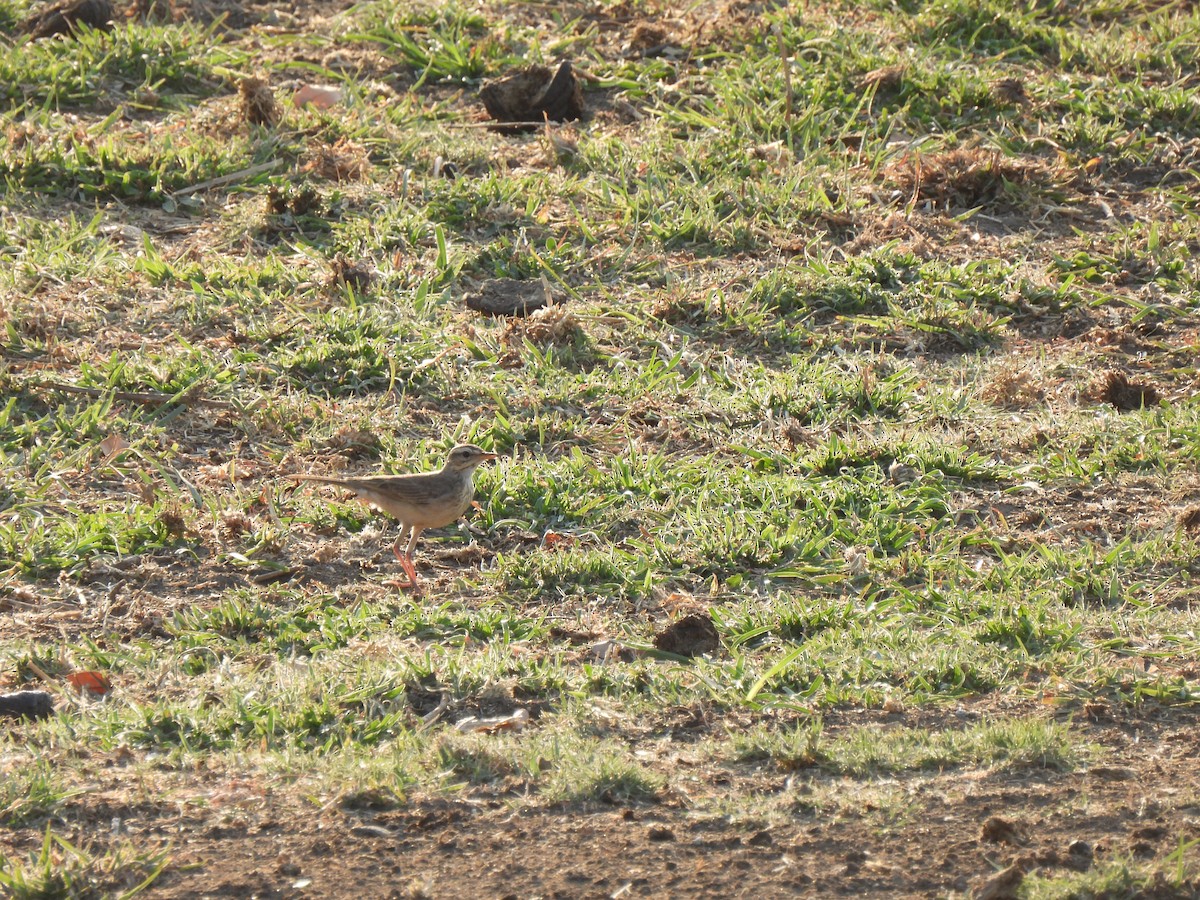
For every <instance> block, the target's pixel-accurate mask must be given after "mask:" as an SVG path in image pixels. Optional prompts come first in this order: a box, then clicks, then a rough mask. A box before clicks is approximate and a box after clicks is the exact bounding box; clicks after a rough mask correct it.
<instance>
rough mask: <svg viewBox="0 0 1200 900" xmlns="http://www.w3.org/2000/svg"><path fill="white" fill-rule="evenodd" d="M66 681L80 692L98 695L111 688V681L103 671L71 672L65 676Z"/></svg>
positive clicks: (105, 692)
mask: <svg viewBox="0 0 1200 900" xmlns="http://www.w3.org/2000/svg"><path fill="white" fill-rule="evenodd" d="M67 683H68V684H70V685H71V687H73V688H75V690H77V691H80V692H81V693H82V692H83V691H87V692H89V693H92V694H97V695H99V696H103V695H105V694H107V693H108V692H109V691H110V690H112V683H111V682H109V680H108V677H107V676H105V675H104V673H103V672H72V673H71V674H70V675H68V676H67Z"/></svg>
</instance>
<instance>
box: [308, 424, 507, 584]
mask: <svg viewBox="0 0 1200 900" xmlns="http://www.w3.org/2000/svg"><path fill="white" fill-rule="evenodd" d="M495 458H496V454H495V453H488V452H486V451H484V450H481V449H480V448H479V447H476V446H475V445H474V444H459V445H458V446H457V447H455V448H454V449H453V450H451V451H450V453H449V455H448V456H447V457H446V464H445V465H444V466H442V469H441V471H440V472H422V473H420V474H416V475H369V476H365V477H362V478H353V477H351V478H339V477H337V476H331V475H293V476H291V477H292V478H294V479H295V480H297V481H317V482H320V483H321V484H335V485H338V486H339V487H344V488H349V489H350V490H352V491H354V492H355V493H356V494H358V496H359V497H360V498H362V499H363V500H365V501H366V502H367V503H369V504H371V505H372V506H374V507H375V508H376V509H379V510H381V511H382V512H385V513H387V514H388V515H390V516H395V517H396V518H397V519H399V520H400V535H399V536H398V537H397V538H396V543H395V545H394V546H393V547H392V552H393V553H395V554H396V559H398V560H400V567H401V568H403V569H404V574H405V575H407V576H408V581H407V582H401V581H397V582H395V584H396V587H399V588H411V587H415V586H416V584H417V570H416V567H415V566H413V548H415V547H416V546H417V538H418V537H420V536H421V532H422V531H424V530H425V529H426V528H441V527H442V526H443V525H449V524H450V523H451V522H453V521H454V520H455V519H457V518H458V517H459V516H461V515H462V514H463V513H465V512H466V511H467V507H469V506H470V505H471V499H472V498H473V497H474V496H475V484H474V476H475V469H476V467H478V466H479V464H480V463H483V462H486V461H487V460H489V459H495ZM406 534H407V535H408V536H409V537H408V549H407V550H405V551H404V552H401V551H400V544H401V542H402V541H403V540H404V536H405V535H406Z"/></svg>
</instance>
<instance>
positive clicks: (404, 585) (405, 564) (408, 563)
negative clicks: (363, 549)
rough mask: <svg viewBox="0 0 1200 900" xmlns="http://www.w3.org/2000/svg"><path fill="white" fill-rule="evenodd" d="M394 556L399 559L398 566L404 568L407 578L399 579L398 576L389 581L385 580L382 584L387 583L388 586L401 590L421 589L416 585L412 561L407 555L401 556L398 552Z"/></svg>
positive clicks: (415, 574)
mask: <svg viewBox="0 0 1200 900" xmlns="http://www.w3.org/2000/svg"><path fill="white" fill-rule="evenodd" d="M396 558H397V559H399V560H400V568H402V569H403V570H404V574H405V575H407V576H408V580H407V581H401V580H399V579H398V578H394V579H392V580H391V581H385V582H384V584H386V585H388V586H389V587H394V588H398V589H399V590H402V591H408V590H412V591H419V590H421V588H420V587H419V586H418V585H417V567H416V566H415V565H413V561H412V560H411V559H409V558H408V557H407V556H401V555H399V554H397V556H396Z"/></svg>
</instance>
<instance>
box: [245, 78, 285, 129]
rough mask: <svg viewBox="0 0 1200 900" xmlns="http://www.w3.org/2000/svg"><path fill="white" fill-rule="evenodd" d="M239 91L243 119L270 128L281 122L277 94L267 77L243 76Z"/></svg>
mask: <svg viewBox="0 0 1200 900" xmlns="http://www.w3.org/2000/svg"><path fill="white" fill-rule="evenodd" d="M238 92H239V93H240V94H241V98H242V107H241V110H242V119H244V120H245V121H246V122H249V123H250V124H251V125H265V126H267V127H268V128H270V127H273V126H275V125H278V124H279V120H280V118H281V114H280V110H279V104H278V103H276V102H275V94H274V93H273V92H272V91H271V85H270V84H268V83H267V80H266V79H265V78H257V77H254V76H250V77H247V78H243V79H242V82H241V84H239V85H238Z"/></svg>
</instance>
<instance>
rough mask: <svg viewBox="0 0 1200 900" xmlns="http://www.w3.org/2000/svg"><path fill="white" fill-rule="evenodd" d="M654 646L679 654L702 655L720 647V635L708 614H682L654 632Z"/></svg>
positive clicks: (713, 651)
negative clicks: (675, 620) (680, 617)
mask: <svg viewBox="0 0 1200 900" xmlns="http://www.w3.org/2000/svg"><path fill="white" fill-rule="evenodd" d="M654 646H655V647H657V648H658V649H659V650H662V651H664V652H666V653H675V654H677V655H679V656H703V655H704V654H706V653H715V652H716V651H717V650H719V649H720V648H721V636H720V635H719V634H717V626H716V625H714V624H713V621H712V618H711V617H710V616H698V615H691V616H684V617H683V618H682V619H680V620H679V621H678V622H676V623H674V624H673V625H669V626H667V627H666V628H664V629H663V630H662V631H660V632H659V633H658V634H656V635H655V636H654Z"/></svg>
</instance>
